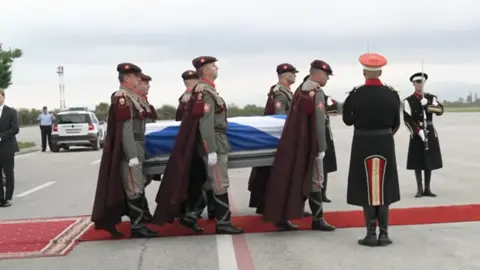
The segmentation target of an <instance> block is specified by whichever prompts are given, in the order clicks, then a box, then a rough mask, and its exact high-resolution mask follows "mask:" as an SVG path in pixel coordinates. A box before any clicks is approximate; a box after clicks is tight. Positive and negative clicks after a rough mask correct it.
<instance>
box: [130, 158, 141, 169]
mask: <svg viewBox="0 0 480 270" xmlns="http://www.w3.org/2000/svg"><path fill="white" fill-rule="evenodd" d="M139 164H140V161H139V160H138V158H132V159H130V160H129V161H128V166H129V167H135V166H137V165H139Z"/></svg>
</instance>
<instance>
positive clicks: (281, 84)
mask: <svg viewBox="0 0 480 270" xmlns="http://www.w3.org/2000/svg"><path fill="white" fill-rule="evenodd" d="M277 84H278V85H280V86H283V87H285V88H287V89H288V91H291V89H290V86H289V85H286V84H283V83H282V82H278V83H277Z"/></svg>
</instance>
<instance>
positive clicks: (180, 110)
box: [175, 95, 186, 121]
mask: <svg viewBox="0 0 480 270" xmlns="http://www.w3.org/2000/svg"><path fill="white" fill-rule="evenodd" d="M182 97H183V95H181V96H180V98H179V99H178V106H177V112H176V113H175V121H182V117H183V114H184V113H185V105H186V104H185V102H182Z"/></svg>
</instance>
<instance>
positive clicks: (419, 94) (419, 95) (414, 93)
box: [413, 91, 423, 98]
mask: <svg viewBox="0 0 480 270" xmlns="http://www.w3.org/2000/svg"><path fill="white" fill-rule="evenodd" d="M413 96H414V97H416V98H423V95H422V92H417V91H415V92H413Z"/></svg>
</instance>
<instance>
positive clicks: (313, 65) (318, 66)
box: [310, 60, 333, 76]
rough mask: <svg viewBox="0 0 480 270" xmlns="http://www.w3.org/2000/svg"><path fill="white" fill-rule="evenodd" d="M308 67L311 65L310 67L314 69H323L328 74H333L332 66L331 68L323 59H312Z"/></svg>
mask: <svg viewBox="0 0 480 270" xmlns="http://www.w3.org/2000/svg"><path fill="white" fill-rule="evenodd" d="M310 67H311V68H315V69H320V70H323V71H325V72H326V73H327V74H328V75H331V76H333V71H332V68H331V67H330V65H329V64H328V63H327V62H325V61H322V60H313V62H312V63H310Z"/></svg>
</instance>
